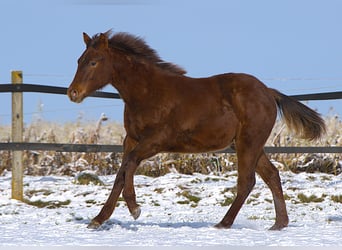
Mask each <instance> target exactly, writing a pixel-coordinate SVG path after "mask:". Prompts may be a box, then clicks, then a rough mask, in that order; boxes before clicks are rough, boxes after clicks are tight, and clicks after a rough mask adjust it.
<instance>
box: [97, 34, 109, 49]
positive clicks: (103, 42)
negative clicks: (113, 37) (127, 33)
mask: <svg viewBox="0 0 342 250" xmlns="http://www.w3.org/2000/svg"><path fill="white" fill-rule="evenodd" d="M98 48H100V49H106V48H108V37H107V35H106V34H103V33H101V34H100V36H99V42H98Z"/></svg>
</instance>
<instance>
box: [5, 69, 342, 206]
mask: <svg viewBox="0 0 342 250" xmlns="http://www.w3.org/2000/svg"><path fill="white" fill-rule="evenodd" d="M1 92H3V93H5V92H11V93H12V142H6V143H1V142H0V151H1V150H10V151H13V154H12V162H13V165H12V198H13V199H17V200H22V199H23V154H22V151H23V150H43V151H58V152H122V145H97V144H96V145H95V144H58V143H27V142H23V95H22V93H23V92H36V93H37V92H38V93H47V94H60V95H66V93H67V88H63V87H54V86H45V85H36V84H23V74H22V72H21V71H13V72H12V83H11V84H0V93H1ZM91 96H92V97H97V98H114V99H119V98H120V95H119V94H117V93H108V92H95V93H94V94H93V95H91ZM292 97H293V98H295V99H297V100H300V101H307V100H333V99H342V91H339V92H326V93H315V94H305V95H293V96H292ZM265 151H266V153H342V147H265ZM219 153H234V151H233V150H232V149H230V148H227V149H225V150H222V151H219Z"/></svg>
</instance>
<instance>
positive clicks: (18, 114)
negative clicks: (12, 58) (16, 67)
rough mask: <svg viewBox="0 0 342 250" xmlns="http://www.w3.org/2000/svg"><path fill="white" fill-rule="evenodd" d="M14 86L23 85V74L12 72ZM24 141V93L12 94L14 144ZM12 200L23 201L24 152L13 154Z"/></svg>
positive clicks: (14, 152)
mask: <svg viewBox="0 0 342 250" xmlns="http://www.w3.org/2000/svg"><path fill="white" fill-rule="evenodd" d="M11 76H12V84H22V83H23V72H22V71H12V72H11ZM22 141H23V93H22V92H13V93H12V142H22ZM12 154H13V157H12V199H16V200H20V201H22V200H23V151H19V150H18V151H13V152H12Z"/></svg>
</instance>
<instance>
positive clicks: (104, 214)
mask: <svg viewBox="0 0 342 250" xmlns="http://www.w3.org/2000/svg"><path fill="white" fill-rule="evenodd" d="M124 177H125V173H124V169H123V167H121V168H120V169H119V172H118V174H117V175H116V178H115V181H114V185H113V188H112V191H111V193H110V195H109V197H108V199H107V201H106V203H105V204H104V205H103V207H102V209H101V211H100V213H99V214H98V215H97V216H96V217H95V218H94V219H93V220H92V221H91V222H90V224H89V225H88V228H91V229H96V228H98V227H100V226H101V225H102V223H103V222H105V221H106V220H108V219H109V217H110V216H111V215H112V213H113V211H114V208H115V206H116V202H117V201H118V198H119V196H120V194H121V191H122V189H123V187H124V182H125V179H124Z"/></svg>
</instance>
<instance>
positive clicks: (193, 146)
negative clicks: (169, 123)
mask: <svg viewBox="0 0 342 250" xmlns="http://www.w3.org/2000/svg"><path fill="white" fill-rule="evenodd" d="M236 128H237V119H236V117H235V115H233V113H231V112H226V113H225V114H224V115H221V116H212V117H209V118H208V119H206V120H205V121H203V120H202V121H201V122H199V123H198V124H196V126H194V129H186V130H181V132H179V133H178V135H177V136H176V144H177V145H176V147H177V148H178V149H182V150H181V151H182V152H184V153H186V152H188V153H202V152H210V151H217V150H221V149H224V148H227V147H228V146H229V145H230V144H231V142H232V140H233V139H234V137H235V134H236ZM176 151H179V150H176Z"/></svg>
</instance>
